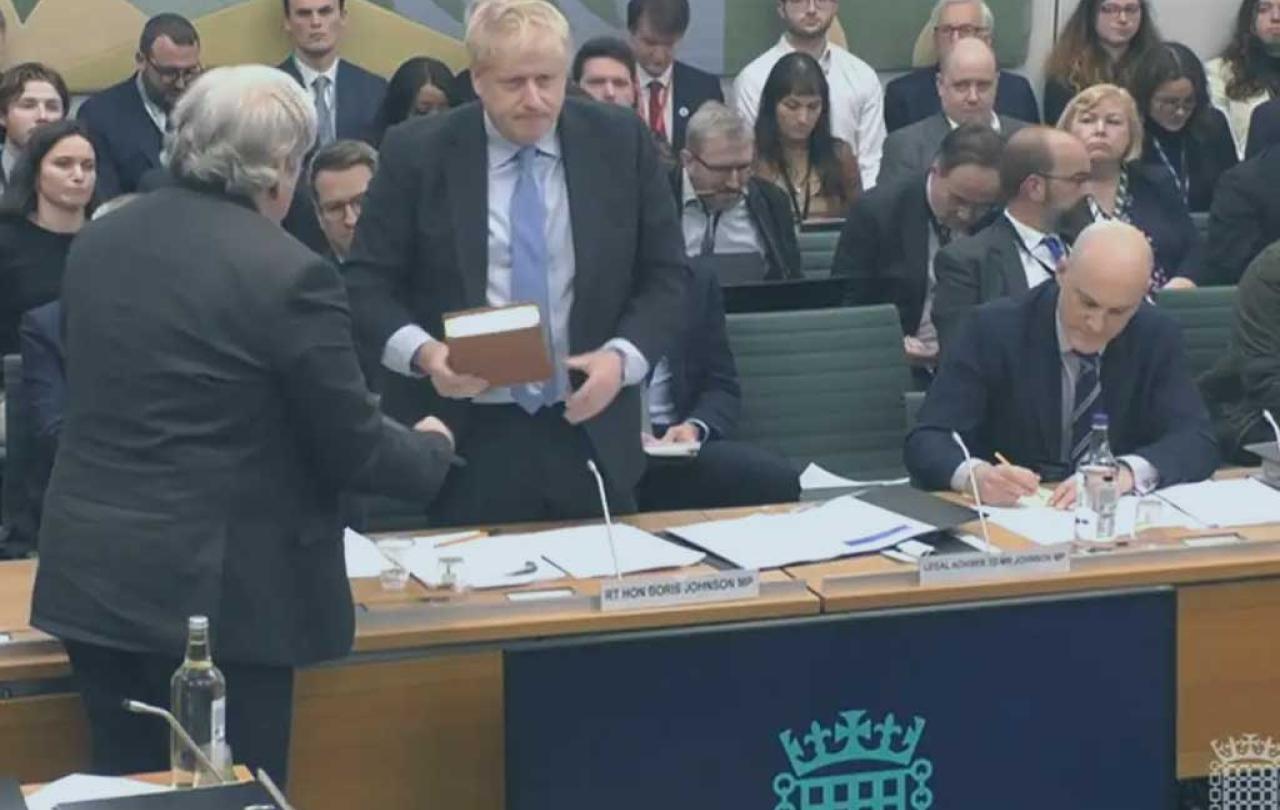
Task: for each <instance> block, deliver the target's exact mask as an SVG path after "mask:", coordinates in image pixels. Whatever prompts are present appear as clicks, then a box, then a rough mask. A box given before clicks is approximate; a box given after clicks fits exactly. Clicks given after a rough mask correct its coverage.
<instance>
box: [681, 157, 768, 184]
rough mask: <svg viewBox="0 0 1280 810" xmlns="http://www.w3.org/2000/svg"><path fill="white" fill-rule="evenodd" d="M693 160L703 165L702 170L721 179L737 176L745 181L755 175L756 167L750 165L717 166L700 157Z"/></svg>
mask: <svg viewBox="0 0 1280 810" xmlns="http://www.w3.org/2000/svg"><path fill="white" fill-rule="evenodd" d="M693 159H694V160H696V161H698V162H699V163H701V164H702V168H704V169H706V170H707V171H709V172H711V173H713V174H716V175H719V176H720V177H728V176H729V175H731V174H737V175H739V176H741V177H742V178H743V179H746V178H748V177H750V176H751V175H752V174H754V173H755V170H756V168H755V166H754V165H752V164H750V163H735V164H733V165H731V166H716V165H714V164H711V163H708V162H706V161H705V160H703V159H702V158H701V157H699V156H698V155H694V156H693Z"/></svg>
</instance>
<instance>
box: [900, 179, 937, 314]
mask: <svg viewBox="0 0 1280 810" xmlns="http://www.w3.org/2000/svg"><path fill="white" fill-rule="evenodd" d="M915 186H916V187H915V188H914V189H912V190H911V191H909V192H907V203H906V206H905V211H904V214H905V216H904V217H903V225H904V226H906V227H903V228H902V229H901V231H899V233H900V234H901V236H902V256H903V262H904V264H905V266H906V269H907V271H908V274H909V275H908V278H907V281H908V282H910V283H911V285H912V289H913V291H919V296H918V297H919V299H920V300H922V301H923V300H924V291H925V290H927V289H928V285H929V237H930V232H931V228H932V226H931V225H930V224H929V217H930V212H929V200H928V198H927V197H926V196H925V183H924V182H921V183H916V184H915ZM917 224H919V225H923V226H924V229H923V232H921V231H919V230H916V229H915V226H916V225H917Z"/></svg>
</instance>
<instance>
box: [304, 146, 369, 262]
mask: <svg viewBox="0 0 1280 810" xmlns="http://www.w3.org/2000/svg"><path fill="white" fill-rule="evenodd" d="M377 171H378V153H377V152H376V151H374V149H373V147H372V146H370V145H369V144H367V143H364V142H363V141H353V140H343V141H334V142H333V143H331V144H329V145H328V146H326V147H324V148H323V149H321V150H320V151H319V152H316V154H315V157H313V158H312V159H311V171H310V175H309V179H310V183H309V185H310V186H311V195H312V197H313V199H314V202H315V204H316V218H317V219H318V220H319V222H320V230H322V231H323V232H324V237H325V240H326V241H327V242H328V243H329V258H331V259H333V262H334V263H335V264H338V265H341V264H342V263H343V262H345V261H346V260H347V254H348V253H350V252H351V242H352V240H354V239H355V236H356V223H358V222H359V221H360V212H361V210H362V209H363V208H364V195H365V192H366V191H368V189H369V183H370V181H372V180H373V175H374V174H375V173H376V172H377Z"/></svg>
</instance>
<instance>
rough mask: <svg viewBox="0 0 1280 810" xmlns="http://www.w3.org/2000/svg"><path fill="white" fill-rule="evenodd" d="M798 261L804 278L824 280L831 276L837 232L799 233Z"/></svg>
mask: <svg viewBox="0 0 1280 810" xmlns="http://www.w3.org/2000/svg"><path fill="white" fill-rule="evenodd" d="M797 239H798V240H799V243H800V260H801V266H802V268H803V270H804V276H805V278H826V277H827V276H830V275H831V264H832V262H833V261H835V258H836V244H837V243H838V242H839V241H840V231H839V230H829V229H828V230H820V231H803V230H802V231H801V232H800V233H799V234H798V235H797Z"/></svg>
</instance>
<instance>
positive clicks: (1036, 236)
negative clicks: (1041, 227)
mask: <svg viewBox="0 0 1280 810" xmlns="http://www.w3.org/2000/svg"><path fill="white" fill-rule="evenodd" d="M1004 218H1005V219H1007V220H1009V224H1011V225H1013V230H1014V231H1015V232H1017V234H1018V238H1019V239H1021V240H1022V245H1023V247H1025V248H1026V249H1027V252H1028V253H1029V252H1031V251H1033V250H1035V249H1036V248H1038V247H1040V243H1041V242H1042V241H1044V238H1045V236H1047V234H1045V233H1044V232H1043V231H1038V230H1036V229H1035V228H1033V227H1031V226H1030V225H1027V224H1025V223H1023V222H1021V221H1020V220H1019V219H1018V218H1017V217H1015V216H1014V215H1013V214H1010V213H1009V211H1008V209H1006V210H1005V212H1004Z"/></svg>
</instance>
